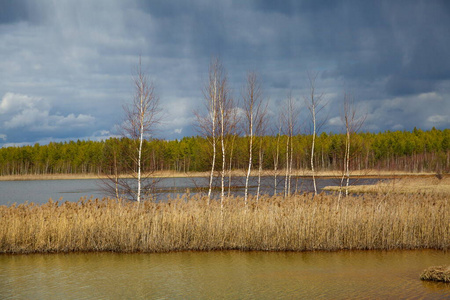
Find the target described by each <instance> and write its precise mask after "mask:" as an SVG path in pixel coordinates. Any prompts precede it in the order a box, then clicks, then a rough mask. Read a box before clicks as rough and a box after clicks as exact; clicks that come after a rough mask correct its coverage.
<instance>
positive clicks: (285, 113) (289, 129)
mask: <svg viewBox="0 0 450 300" xmlns="http://www.w3.org/2000/svg"><path fill="white" fill-rule="evenodd" d="M281 114H282V120H283V127H284V134H285V135H286V151H285V152H286V158H285V161H286V163H285V179H284V198H287V197H288V196H290V195H291V178H292V162H293V157H294V146H293V138H294V135H295V134H296V133H297V130H298V128H297V118H298V116H299V111H298V109H297V107H296V105H295V102H294V98H293V97H292V94H291V93H289V94H288V97H287V99H286V104H285V106H284V109H283V110H282V111H281Z"/></svg>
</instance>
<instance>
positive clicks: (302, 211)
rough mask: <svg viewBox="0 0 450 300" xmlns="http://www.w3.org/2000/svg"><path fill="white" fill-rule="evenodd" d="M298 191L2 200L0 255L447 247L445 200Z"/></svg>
mask: <svg viewBox="0 0 450 300" xmlns="http://www.w3.org/2000/svg"><path fill="white" fill-rule="evenodd" d="M336 199H337V197H336V196H333V195H324V194H320V195H318V196H316V197H315V198H314V199H313V197H312V195H310V194H305V195H295V196H291V197H290V198H288V199H283V198H282V197H271V198H264V197H262V198H261V199H259V201H258V203H256V201H254V199H250V200H251V201H250V202H249V206H248V208H247V209H246V208H245V207H244V201H243V199H242V198H226V199H225V201H224V203H223V208H222V209H221V206H220V203H219V202H218V201H211V204H210V205H207V204H206V203H207V201H206V199H205V198H200V197H192V198H189V199H187V198H181V199H172V200H168V201H167V202H162V203H154V202H150V201H145V202H142V203H140V204H139V203H136V202H126V201H117V200H112V199H104V200H80V201H79V202H78V203H71V202H65V203H58V202H52V201H49V202H48V203H46V204H43V205H40V206H37V205H34V204H32V203H31V204H22V205H18V206H15V205H14V206H11V207H6V206H0V220H1V224H0V253H32V252H71V251H115V252H165V251H182V250H228V249H230V250H231V249H238V250H267V251H303V250H341V249H419V248H432V249H444V250H448V249H449V247H450V242H449V241H450V226H449V224H450V206H449V204H448V198H447V197H442V196H439V195H436V194H426V195H415V196H410V195H409V196H407V195H395V196H382V195H369V196H364V197H346V198H344V199H342V200H341V201H340V202H339V206H338V204H337V201H336Z"/></svg>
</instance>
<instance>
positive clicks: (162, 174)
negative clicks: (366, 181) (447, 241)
mask: <svg viewBox="0 0 450 300" xmlns="http://www.w3.org/2000/svg"><path fill="white" fill-rule="evenodd" d="M277 173H278V175H284V174H285V170H283V169H280V170H278V172H277ZM246 174H247V170H233V171H232V176H246ZM251 175H252V176H257V175H258V171H257V170H252V173H251ZM262 175H263V176H273V175H274V171H273V170H264V171H262ZM292 175H293V176H300V177H311V176H312V172H311V170H293V171H292ZM434 175H435V174H434V173H405V172H394V171H379V170H359V171H354V172H352V177H379V178H390V177H394V176H403V177H413V178H414V177H420V176H428V177H432V176H434ZM208 176H209V172H186V173H184V172H175V171H156V172H154V173H152V175H151V177H158V178H173V177H208ZM315 176H316V177H334V178H340V177H341V176H342V174H341V173H340V172H338V171H318V172H316V174H315ZM121 177H123V178H132V175H126V174H123V175H121ZM97 178H106V176H103V177H102V176H99V175H98V174H89V173H88V174H26V175H4V176H0V181H17V180H65V179H97Z"/></svg>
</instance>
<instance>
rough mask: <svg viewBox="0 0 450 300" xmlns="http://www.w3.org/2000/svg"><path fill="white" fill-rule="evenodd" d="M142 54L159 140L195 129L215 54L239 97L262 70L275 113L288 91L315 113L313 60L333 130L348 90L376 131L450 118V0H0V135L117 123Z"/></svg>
mask: <svg viewBox="0 0 450 300" xmlns="http://www.w3.org/2000/svg"><path fill="white" fill-rule="evenodd" d="M139 56H141V57H142V63H143V66H144V69H145V70H146V71H147V74H148V75H149V77H150V78H151V80H152V81H153V83H154V85H155V87H156V91H157V93H158V95H159V98H160V104H161V108H162V109H163V111H164V120H163V123H162V125H161V126H160V128H158V130H157V131H156V136H157V137H158V138H163V139H175V138H181V137H183V136H189V135H193V134H196V132H195V129H193V126H192V124H193V122H194V118H193V110H195V109H201V108H202V105H203V104H202V103H203V102H202V101H204V100H203V96H202V87H203V86H204V84H205V80H206V78H207V73H208V65H209V62H210V60H211V57H220V59H221V61H222V63H223V65H224V67H225V68H226V70H227V73H228V77H229V82H230V87H231V89H232V95H233V97H234V98H236V99H239V98H240V95H241V90H242V86H243V83H244V82H245V77H246V73H247V72H248V71H256V72H257V73H258V74H259V75H260V78H261V80H262V86H263V89H264V94H265V96H266V97H267V99H270V105H269V108H270V114H271V116H273V117H274V118H275V116H276V114H277V109H278V108H279V107H281V106H282V104H283V103H284V101H285V99H286V96H287V94H288V93H289V92H291V93H292V96H293V97H294V98H295V99H296V100H297V104H298V106H299V108H300V109H303V115H302V117H301V118H304V116H305V115H306V109H305V108H304V106H305V105H304V101H303V97H304V96H306V95H307V94H308V81H307V72H308V71H310V72H318V74H319V75H318V77H317V80H316V89H317V90H318V91H319V92H320V93H323V96H324V98H325V100H326V103H327V106H326V108H325V109H324V110H323V111H322V112H321V113H322V114H323V117H327V122H326V124H325V126H324V127H323V130H325V131H327V132H329V131H332V132H339V131H340V130H341V129H342V126H341V122H340V114H341V109H340V107H341V106H342V101H343V98H344V93H350V94H352V95H353V97H354V99H355V103H357V106H358V109H359V111H360V112H361V114H366V115H367V118H366V122H365V126H364V130H365V131H371V132H379V131H384V130H412V128H414V126H416V127H418V128H422V129H425V130H426V129H430V128H432V127H433V126H434V127H436V128H439V129H444V128H450V117H449V115H450V2H449V1H445V0H443V1H433V0H430V1H425V0H423V1H414V0H411V1H378V0H377V1H331V0H325V1H315V0H311V1H300V0H299V1H295V0H291V1H288V0H287V1H272V0H253V1H251V0H249V1H241V0H223V1H222V0H220V1H209V0H191V1H189V0H188V1H170V0H151V1H143V0H142V1H139V0H128V1H125V0H123V1H119V0H86V1H83V0H81V1H64V0H58V1H52V0H40V1H35V0H0V57H1V60H0V145H2V146H8V145H22V144H34V143H36V142H39V143H42V144H45V143H48V142H50V141H63V140H74V139H75V140H76V139H90V140H99V139H103V138H108V137H109V136H111V135H115V134H117V130H116V126H117V125H118V124H121V122H122V121H123V115H124V114H123V109H122V106H123V104H125V103H127V102H128V101H130V100H131V99H132V96H133V86H132V80H131V79H132V74H133V69H134V67H135V66H136V64H137V63H138V59H139ZM305 126H306V125H305Z"/></svg>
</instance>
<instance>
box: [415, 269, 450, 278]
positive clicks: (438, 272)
mask: <svg viewBox="0 0 450 300" xmlns="http://www.w3.org/2000/svg"><path fill="white" fill-rule="evenodd" d="M420 279H422V280H427V281H442V282H450V266H434V267H429V268H428V269H426V270H424V271H423V272H422V274H421V275H420Z"/></svg>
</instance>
